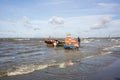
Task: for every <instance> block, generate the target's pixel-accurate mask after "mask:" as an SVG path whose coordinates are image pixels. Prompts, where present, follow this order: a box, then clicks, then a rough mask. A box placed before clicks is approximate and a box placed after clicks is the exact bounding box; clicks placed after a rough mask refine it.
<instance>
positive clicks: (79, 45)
mask: <svg viewBox="0 0 120 80" xmlns="http://www.w3.org/2000/svg"><path fill="white" fill-rule="evenodd" d="M80 41H81V40H80V38H79V37H78V44H79V47H80Z"/></svg>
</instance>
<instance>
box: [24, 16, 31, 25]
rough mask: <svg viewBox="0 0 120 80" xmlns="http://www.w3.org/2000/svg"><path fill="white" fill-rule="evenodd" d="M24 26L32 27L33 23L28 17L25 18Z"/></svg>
mask: <svg viewBox="0 0 120 80" xmlns="http://www.w3.org/2000/svg"><path fill="white" fill-rule="evenodd" d="M23 25H24V26H32V24H31V21H30V19H29V18H28V17H27V16H24V17H23Z"/></svg>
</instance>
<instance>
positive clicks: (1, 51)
mask: <svg viewBox="0 0 120 80" xmlns="http://www.w3.org/2000/svg"><path fill="white" fill-rule="evenodd" d="M80 45H81V46H80V48H79V49H78V50H65V49H64V48H63V47H48V46H47V45H46V44H45V43H44V41H42V40H41V39H0V77H3V76H14V75H22V74H29V73H32V72H34V71H37V70H44V69H47V68H49V67H56V68H66V69H67V66H70V65H74V64H75V63H77V62H81V64H82V65H80V66H81V68H80V69H81V70H82V71H83V73H89V70H91V69H97V68H98V67H101V66H102V67H103V66H106V65H108V64H110V63H112V62H114V61H115V60H117V59H119V58H120V38H93V39H82V41H81V44H80ZM105 55H109V57H106V58H103V56H105ZM97 56H102V57H101V59H100V60H101V61H99V60H98V61H97V60H95V61H94V60H88V59H92V58H94V59H95V57H97ZM110 56H111V57H110ZM83 63H86V64H87V66H85V65H84V64H83ZM90 63H91V65H93V64H97V65H96V66H95V67H92V68H91V66H90ZM56 73H58V72H56ZM59 73H60V72H59Z"/></svg>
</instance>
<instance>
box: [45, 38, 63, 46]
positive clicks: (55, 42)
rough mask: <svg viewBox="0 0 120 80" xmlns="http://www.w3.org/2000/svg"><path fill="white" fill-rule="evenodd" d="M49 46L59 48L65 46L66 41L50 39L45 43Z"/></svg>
mask: <svg viewBox="0 0 120 80" xmlns="http://www.w3.org/2000/svg"><path fill="white" fill-rule="evenodd" d="M44 42H45V43H46V44H47V46H53V47H59V46H63V45H64V43H65V42H64V41H59V40H54V39H50V40H49V39H48V40H45V41H44Z"/></svg>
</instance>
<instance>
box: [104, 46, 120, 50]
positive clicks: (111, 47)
mask: <svg viewBox="0 0 120 80" xmlns="http://www.w3.org/2000/svg"><path fill="white" fill-rule="evenodd" d="M113 48H120V45H115V46H109V47H105V48H103V50H104V51H109V50H110V49H113Z"/></svg>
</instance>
